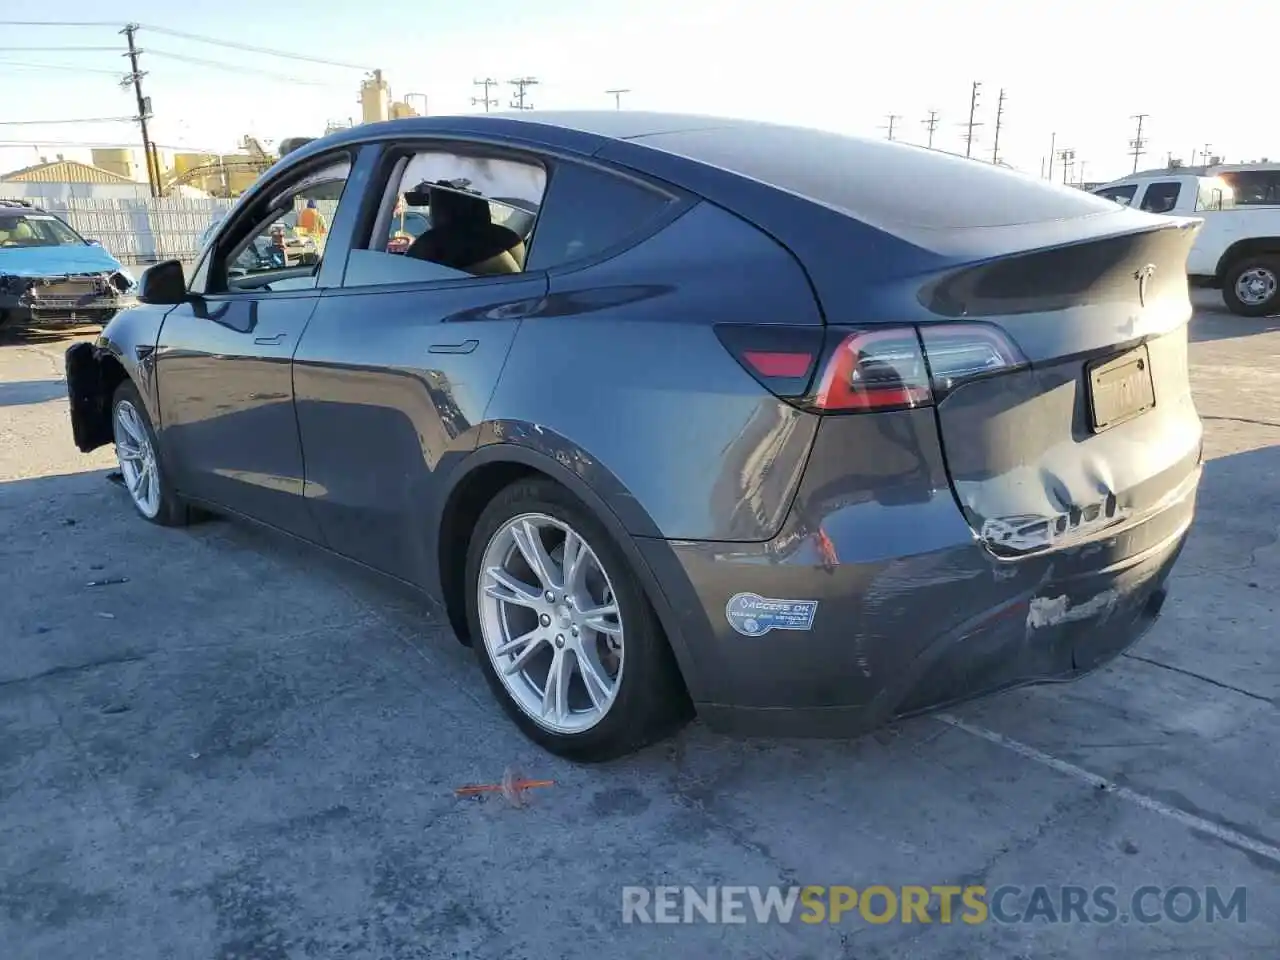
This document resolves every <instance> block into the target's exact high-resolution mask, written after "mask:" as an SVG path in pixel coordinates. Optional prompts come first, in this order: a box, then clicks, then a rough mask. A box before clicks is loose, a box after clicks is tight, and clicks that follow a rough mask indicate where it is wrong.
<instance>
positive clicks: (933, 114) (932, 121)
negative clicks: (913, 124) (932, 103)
mask: <svg viewBox="0 0 1280 960" xmlns="http://www.w3.org/2000/svg"><path fill="white" fill-rule="evenodd" d="M920 122H921V123H922V124H923V125H924V127H925V129H927V130H928V131H929V141H928V143H926V144H925V146H927V147H928V148H929V149H930V150H932V149H933V133H934V131H935V130H937V129H938V111H937V110H930V111H929V119H928V120H921V121H920Z"/></svg>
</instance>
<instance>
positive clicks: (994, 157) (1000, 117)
mask: <svg viewBox="0 0 1280 960" xmlns="http://www.w3.org/2000/svg"><path fill="white" fill-rule="evenodd" d="M1003 124H1004V87H1001V88H1000V99H999V100H997V101H996V137H995V143H994V144H993V145H992V147H991V162H992V163H999V162H1000V127H1001V126H1002V125H1003Z"/></svg>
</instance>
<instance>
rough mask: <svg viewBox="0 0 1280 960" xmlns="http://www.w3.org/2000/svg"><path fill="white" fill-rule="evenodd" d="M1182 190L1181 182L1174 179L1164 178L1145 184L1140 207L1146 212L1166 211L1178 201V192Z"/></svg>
mask: <svg viewBox="0 0 1280 960" xmlns="http://www.w3.org/2000/svg"><path fill="white" fill-rule="evenodd" d="M1181 192H1182V184H1180V183H1178V181H1176V180H1164V181H1161V182H1159V183H1152V184H1149V185H1148V186H1147V192H1146V193H1144V194H1143V195H1142V204H1141V206H1142V209H1143V210H1146V211H1147V212H1148V213H1168V212H1169V211H1170V210H1172V209H1173V208H1174V207H1175V206H1176V205H1177V203H1178V194H1179V193H1181Z"/></svg>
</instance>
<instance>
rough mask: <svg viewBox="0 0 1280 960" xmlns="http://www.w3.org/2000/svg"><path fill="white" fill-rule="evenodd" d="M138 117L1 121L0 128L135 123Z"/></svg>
mask: <svg viewBox="0 0 1280 960" xmlns="http://www.w3.org/2000/svg"><path fill="white" fill-rule="evenodd" d="M137 119H138V118H137V117H77V118H76V119H74V120H0V127H48V126H53V125H57V124H69V123H133V122H134V121H135V120H137Z"/></svg>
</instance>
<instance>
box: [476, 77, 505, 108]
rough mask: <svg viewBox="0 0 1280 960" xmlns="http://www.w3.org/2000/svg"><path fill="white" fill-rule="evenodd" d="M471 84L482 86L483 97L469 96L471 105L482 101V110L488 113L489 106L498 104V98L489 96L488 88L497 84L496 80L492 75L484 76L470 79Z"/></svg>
mask: <svg viewBox="0 0 1280 960" xmlns="http://www.w3.org/2000/svg"><path fill="white" fill-rule="evenodd" d="M471 85H472V86H473V87H484V96H483V97H472V98H471V105H472V106H473V107H474V106H475V105H476V104H479V103H482V104H484V112H485V113H488V112H489V108H490V107H496V106H497V105H498V98H497V97H491V96H489V88H490V87H496V86H497V85H498V81H497V80H495V79H493V77H485V78H484V79H483V80H472V81H471Z"/></svg>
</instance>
